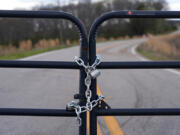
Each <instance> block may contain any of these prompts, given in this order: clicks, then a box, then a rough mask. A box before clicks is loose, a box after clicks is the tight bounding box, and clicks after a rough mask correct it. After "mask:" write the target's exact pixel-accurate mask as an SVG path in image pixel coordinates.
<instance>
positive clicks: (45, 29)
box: [0, 0, 176, 47]
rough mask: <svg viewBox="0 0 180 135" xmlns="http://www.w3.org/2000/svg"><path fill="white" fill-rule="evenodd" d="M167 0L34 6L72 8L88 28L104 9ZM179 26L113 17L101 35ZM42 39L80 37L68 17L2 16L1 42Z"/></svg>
mask: <svg viewBox="0 0 180 135" xmlns="http://www.w3.org/2000/svg"><path fill="white" fill-rule="evenodd" d="M166 9H168V4H167V3H166V1H165V0H144V1H142V0H114V1H112V2H107V1H102V2H98V3H89V2H88V3H79V4H77V5H74V4H70V5H66V6H60V5H58V3H57V5H46V6H39V7H34V9H33V10H56V11H65V12H70V13H72V14H73V15H74V16H76V17H78V18H80V19H81V20H82V22H83V23H84V24H85V26H86V28H87V29H88V30H89V29H90V26H91V24H92V22H93V21H94V20H95V19H96V18H97V17H99V16H100V15H101V14H102V13H105V12H108V11H112V10H166ZM175 29H176V26H175V25H173V24H171V23H169V22H168V21H166V20H163V19H113V20H110V21H107V22H105V23H103V25H102V26H101V28H100V29H99V32H98V37H102V38H106V39H110V38H118V37H124V36H127V35H128V36H135V35H143V34H160V33H165V32H169V31H172V30H175ZM42 39H46V40H48V39H59V41H60V44H65V43H66V41H67V40H68V41H70V42H76V41H78V40H79V35H78V32H77V28H76V26H75V25H74V24H72V23H71V22H69V21H66V20H56V19H14V18H13V19H12V18H0V45H3V46H7V45H13V46H16V47H18V46H19V43H20V42H21V41H27V40H30V41H31V42H32V45H35V44H36V43H37V42H38V41H40V40H42Z"/></svg>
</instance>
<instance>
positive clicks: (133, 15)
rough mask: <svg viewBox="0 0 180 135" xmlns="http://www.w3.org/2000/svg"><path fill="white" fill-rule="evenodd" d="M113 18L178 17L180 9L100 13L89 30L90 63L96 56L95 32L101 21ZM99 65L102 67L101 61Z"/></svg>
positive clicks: (179, 16)
mask: <svg viewBox="0 0 180 135" xmlns="http://www.w3.org/2000/svg"><path fill="white" fill-rule="evenodd" d="M113 18H180V11H113V12H108V13H105V14H103V15H101V16H100V17H99V18H97V19H96V20H95V21H94V23H93V25H92V26H91V29H90V32H89V58H90V59H89V60H90V64H92V63H93V61H94V60H95V58H96V32H97V30H98V28H99V26H100V25H101V24H102V23H103V22H105V21H107V20H110V19H113ZM100 67H103V63H102V64H100Z"/></svg>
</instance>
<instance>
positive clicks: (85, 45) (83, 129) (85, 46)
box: [79, 35, 88, 135]
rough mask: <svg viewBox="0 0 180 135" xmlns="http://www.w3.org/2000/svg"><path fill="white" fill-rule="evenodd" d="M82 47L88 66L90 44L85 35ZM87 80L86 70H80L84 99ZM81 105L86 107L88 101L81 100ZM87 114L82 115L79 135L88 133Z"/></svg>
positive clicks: (81, 92)
mask: <svg viewBox="0 0 180 135" xmlns="http://www.w3.org/2000/svg"><path fill="white" fill-rule="evenodd" d="M81 40H82V41H81V45H80V47H81V48H80V57H81V59H82V60H83V61H84V64H85V65H87V63H88V52H87V51H88V42H87V37H86V35H85V37H84V38H82V39H81ZM85 78H86V72H85V70H84V68H82V67H81V68H80V79H79V80H80V81H79V94H80V95H83V96H82V97H85V91H86V85H85V81H84V80H85ZM79 105H80V106H86V100H85V99H81V98H80V99H79ZM86 116H87V113H86V112H84V113H82V114H81V115H80V117H81V119H82V124H81V126H80V127H79V135H86V133H87V130H86V129H87V125H86V124H87V120H86Z"/></svg>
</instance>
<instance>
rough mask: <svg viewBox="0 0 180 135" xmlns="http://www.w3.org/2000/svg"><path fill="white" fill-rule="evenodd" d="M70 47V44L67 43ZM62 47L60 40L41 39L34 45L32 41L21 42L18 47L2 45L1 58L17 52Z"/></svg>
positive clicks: (0, 46) (0, 48) (0, 47)
mask: <svg viewBox="0 0 180 135" xmlns="http://www.w3.org/2000/svg"><path fill="white" fill-rule="evenodd" d="M67 44H68V45H70V42H67ZM59 45H60V41H59V39H41V40H39V41H38V42H37V43H36V44H34V45H33V44H32V41H31V40H24V41H21V42H19V45H18V47H15V46H13V45H8V46H3V45H0V56H4V55H8V54H11V53H15V52H23V51H30V50H33V49H45V48H54V47H56V46H59Z"/></svg>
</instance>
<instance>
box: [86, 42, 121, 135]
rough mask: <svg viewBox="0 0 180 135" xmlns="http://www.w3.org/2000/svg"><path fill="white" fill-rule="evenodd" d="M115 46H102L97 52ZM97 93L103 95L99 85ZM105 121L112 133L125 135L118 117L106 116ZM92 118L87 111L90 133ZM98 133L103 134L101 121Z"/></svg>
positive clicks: (112, 134) (113, 134)
mask: <svg viewBox="0 0 180 135" xmlns="http://www.w3.org/2000/svg"><path fill="white" fill-rule="evenodd" d="M114 46H115V45H113V46H104V47H101V48H98V49H97V53H100V52H103V51H105V50H107V49H109V48H112V47H114ZM97 94H98V95H103V94H102V92H101V90H100V88H99V87H98V86H97ZM104 120H105V123H106V125H107V127H108V129H109V131H110V133H111V135H124V133H123V130H122V129H121V128H120V126H119V123H118V121H117V120H116V118H115V117H114V116H106V117H104ZM89 123H90V120H89V112H87V129H88V133H89V129H90V125H89ZM97 134H98V135H102V131H101V128H100V125H99V123H97Z"/></svg>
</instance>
